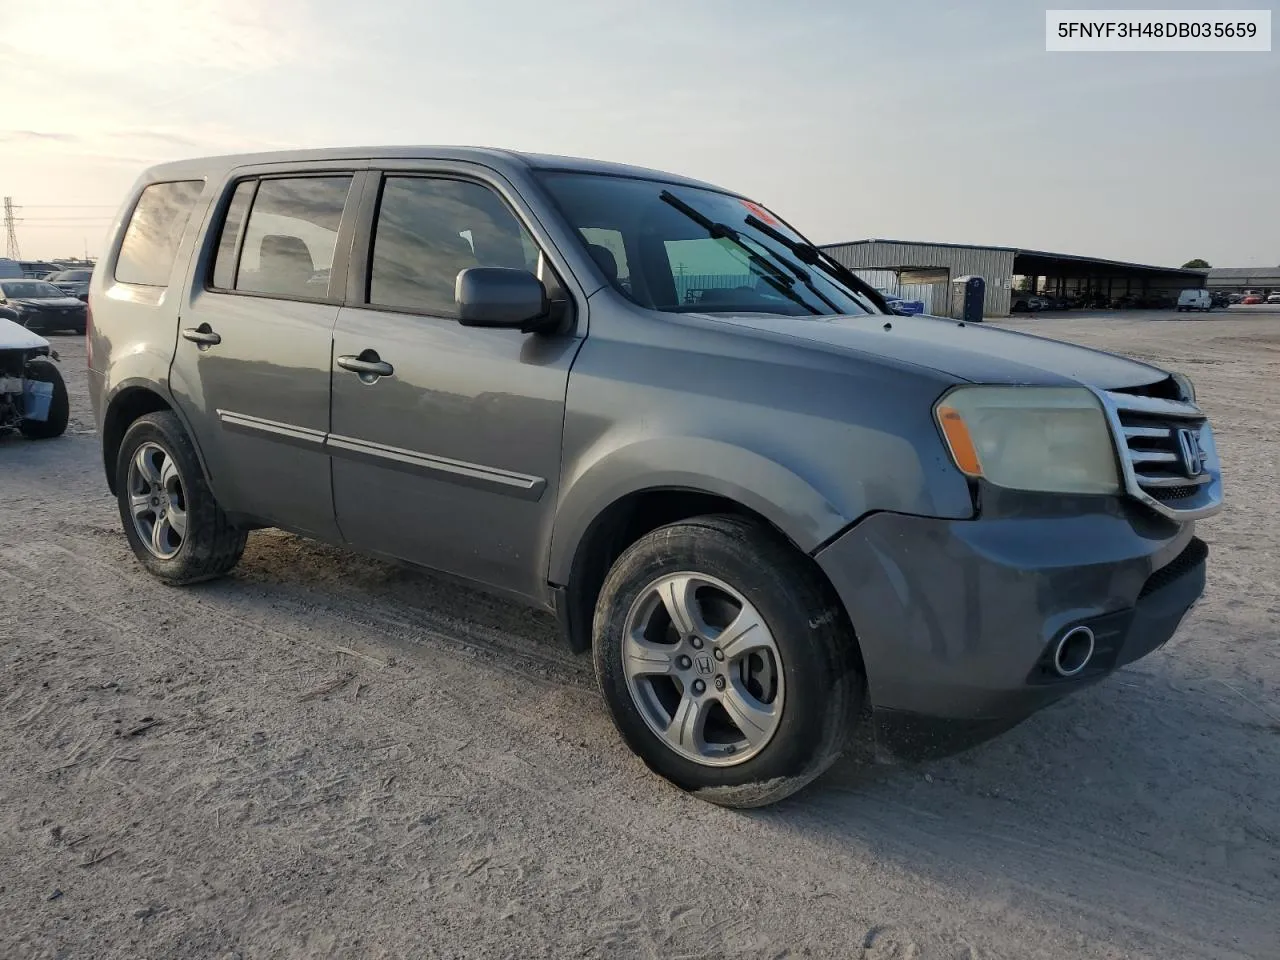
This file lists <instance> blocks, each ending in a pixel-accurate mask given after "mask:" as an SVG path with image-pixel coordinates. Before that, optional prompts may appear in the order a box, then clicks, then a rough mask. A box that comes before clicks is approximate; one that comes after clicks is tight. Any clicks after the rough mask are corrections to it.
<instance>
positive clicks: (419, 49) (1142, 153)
mask: <svg viewBox="0 0 1280 960" xmlns="http://www.w3.org/2000/svg"><path fill="white" fill-rule="evenodd" d="M1175 2H1176V0H1164V3H1163V4H1162V5H1163V6H1170V5H1173V4H1174V3H1175ZM1068 5H1069V4H1067V3H1064V2H1061V0H1059V2H1057V3H1054V4H1053V6H1054V7H1066V6H1068ZM1138 5H1139V4H1138V3H1135V2H1134V0H1129V2H1128V3H1126V4H1125V6H1127V7H1134V6H1138ZM1080 6H1084V7H1091V8H1099V7H1102V6H1104V5H1103V4H1102V3H1099V2H1096V0H1095V2H1093V3H1086V4H1083V5H1080ZM1148 6H1151V5H1150V4H1148ZM1183 6H1188V7H1196V8H1200V9H1205V8H1224V9H1227V8H1233V7H1243V6H1253V7H1262V6H1263V4H1261V3H1258V2H1256V0H1254V2H1252V3H1241V2H1239V0H1236V2H1234V3H1232V2H1227V3H1214V2H1211V0H1199V2H1198V3H1193V4H1183ZM32 9H33V8H31V7H30V6H29V5H22V4H18V3H12V2H10V3H3V4H0V100H2V101H3V102H4V106H3V109H0V195H4V196H12V197H13V198H14V204H15V205H16V206H17V207H19V208H20V210H19V212H18V214H17V215H18V216H19V217H21V218H22V220H21V222H19V223H18V225H17V226H18V238H19V242H20V244H21V252H22V255H23V256H24V257H27V258H32V257H59V256H73V255H80V254H82V253H84V252H85V250H86V249H87V251H88V252H89V253H90V254H93V255H97V254H100V253H101V251H102V248H103V245H104V241H105V233H106V231H107V229H108V228H109V226H110V220H111V217H112V215H113V213H114V212H115V209H116V208H117V206H118V205H119V204H120V202H121V201H122V199H123V198H124V196H125V194H126V193H127V191H128V189H129V186H130V184H131V183H132V182H133V180H134V179H135V178H136V177H137V175H138V174H139V173H140V172H141V171H142V170H143V169H144V168H146V167H147V166H149V165H151V164H153V163H158V162H163V161H165V160H172V159H178V158H182V157H192V156H201V155H208V154H217V153H238V152H246V151H259V150H271V149H289V148H295V147H311V146H343V145H361V144H369V145H372V144H378V145H382V144H432V143H439V144H473V145H484V146H497V147H509V148H512V149H518V150H530V151H536V152H544V153H559V154H568V155H574V156H587V157H594V158H598V159H603V160H616V161H621V162H626V163H633V164H638V165H641V166H649V167H656V168H658V169H663V170H670V171H673V172H676V173H681V174H684V175H688V176H693V177H697V178H699V179H703V180H708V181H711V182H713V183H717V184H721V185H723V186H726V187H729V188H732V189H734V190H738V191H741V192H743V193H745V194H747V195H748V196H750V197H752V198H753V199H755V200H757V201H759V202H761V203H763V204H765V205H766V206H768V207H770V208H771V209H774V210H776V211H777V212H778V213H779V214H781V215H782V216H783V217H785V218H786V219H787V220H789V221H790V222H791V223H792V224H794V225H795V226H796V227H797V228H799V229H800V230H801V231H802V232H803V233H805V234H806V235H807V236H808V237H809V238H810V239H811V240H813V241H815V242H819V243H829V242H837V241H844V240H856V239H863V238H867V237H881V238H889V239H908V240H922V241H937V242H950V243H977V244H995V245H1000V246H1015V247H1024V248H1029V249H1040V250H1050V251H1054V252H1062V253H1077V254H1086V255H1091V256H1099V257H1107V258H1112V259H1119V260H1132V261H1138V262H1145V263H1156V264H1162V265H1178V264H1181V263H1182V262H1184V261H1186V260H1189V259H1191V258H1193V257H1203V258H1204V259H1206V260H1208V261H1209V262H1210V263H1211V264H1213V265H1215V266H1259V265H1271V266H1274V265H1277V264H1280V184H1278V180H1280V52H1274V51H1273V52H1271V53H1247V54H1246V53H1237V54H1222V53H1152V54H1147V53H1144V54H1136V53H1124V54H1114V53H1110V54H1109V53H1047V52H1045V50H1044V45H1045V26H1044V11H1045V5H1044V4H1037V3H1031V2H1025V0H971V2H969V3H964V4H956V3H952V2H947V0H933V2H923V0H892V2H883V3H874V4H872V3H857V2H851V0H789V2H787V3H779V2H776V0H775V2H764V0H736V2H732V3H730V2H726V0H645V2H644V3H636V2H626V3H622V2H615V0H543V2H541V3H529V2H527V0H454V2H447V3H442V2H435V0H359V2H353V0H270V2H266V0H111V2H110V3H104V2H102V0H63V2H61V3H59V4H57V11H56V13H54V12H51V11H50V10H48V9H42V10H41V11H40V12H39V13H38V14H36V13H34V12H30V11H31V10H32ZM24 10H26V11H28V12H25V13H24V12H23V11H24ZM1273 20H1274V21H1275V27H1276V29H1280V15H1277V14H1276V13H1275V12H1273ZM1274 45H1275V47H1276V51H1280V41H1274ZM2 240H3V237H2V236H0V241H2ZM2 253H3V248H2V247H0V254H2Z"/></svg>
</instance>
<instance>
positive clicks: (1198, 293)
mask: <svg viewBox="0 0 1280 960" xmlns="http://www.w3.org/2000/svg"><path fill="white" fill-rule="evenodd" d="M1212 309H1213V296H1212V295H1211V294H1210V293H1209V291H1208V290H1183V291H1182V292H1181V293H1180V294H1178V312H1179V313H1182V311H1184V310H1202V311H1204V312H1205V313H1208V312H1209V311H1210V310H1212Z"/></svg>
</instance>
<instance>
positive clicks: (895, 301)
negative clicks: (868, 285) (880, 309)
mask: <svg viewBox="0 0 1280 960" xmlns="http://www.w3.org/2000/svg"><path fill="white" fill-rule="evenodd" d="M879 293H880V296H881V297H883V298H884V302H885V303H886V304H888V305H889V309H890V310H892V311H893V312H894V313H896V314H898V315H900V316H904V317H914V316H916V315H918V314H921V313H924V301H923V300H904V299H903V298H902V297H899V296H898V295H897V294H893V293H887V292H885V291H884V290H879Z"/></svg>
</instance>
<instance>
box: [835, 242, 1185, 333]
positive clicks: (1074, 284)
mask: <svg viewBox="0 0 1280 960" xmlns="http://www.w3.org/2000/svg"><path fill="white" fill-rule="evenodd" d="M822 249H823V250H825V251H826V252H827V253H829V254H830V255H831V256H832V257H834V258H835V259H836V260H838V261H839V262H840V263H842V264H844V265H845V266H846V267H849V268H850V269H851V270H854V271H855V272H857V273H858V275H859V276H861V277H862V278H863V279H865V280H867V281H868V282H870V283H871V284H872V285H873V286H876V287H880V288H881V289H886V290H888V292H890V293H894V294H896V295H898V296H901V297H904V298H906V299H910V300H923V301H924V304H925V310H927V311H928V312H929V313H932V314H935V315H937V316H944V317H945V316H950V315H952V312H953V311H952V309H951V297H952V295H951V281H953V280H958V279H960V278H961V277H969V276H977V277H982V278H983V280H985V281H986V301H985V306H984V310H983V312H984V313H985V314H986V315H987V316H989V317H1005V316H1008V315H1009V308H1010V304H1011V302H1012V301H1011V293H1012V291H1013V289H1014V277H1028V278H1031V282H1032V286H1031V289H1032V290H1034V291H1036V292H1039V293H1049V294H1056V295H1059V296H1074V295H1078V294H1083V293H1086V292H1092V293H1101V294H1105V295H1106V296H1107V297H1108V298H1115V297H1120V296H1125V295H1134V296H1142V297H1156V296H1161V297H1173V298H1176V297H1177V295H1178V291H1180V290H1184V289H1186V288H1188V287H1203V286H1205V274H1206V272H1207V271H1204V270H1182V269H1177V268H1173V267H1154V266H1149V265H1147V264H1141V263H1123V262H1121V261H1118V260H1100V259H1098V258H1096V257H1079V256H1074V255H1072V254H1067V253H1046V252H1044V251H1042V250H1022V249H1019V248H1016V247H976V246H967V245H965V244H959V243H912V242H909V241H905V240H855V241H853V242H852V243H833V244H826V245H824V246H823V248H822Z"/></svg>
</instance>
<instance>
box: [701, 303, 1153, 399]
mask: <svg viewBox="0 0 1280 960" xmlns="http://www.w3.org/2000/svg"><path fill="white" fill-rule="evenodd" d="M703 316H704V317H705V318H706V319H707V320H709V321H712V322H714V323H719V324H732V325H735V326H739V327H743V328H747V329H752V330H760V331H762V332H769V333H772V334H774V335H779V334H780V335H783V336H787V337H792V338H795V339H798V340H808V341H811V342H813V343H815V344H822V345H823V346H824V347H826V348H827V349H831V350H835V351H850V352H857V353H861V354H866V355H870V356H873V357H874V356H883V357H889V358H891V359H893V360H897V361H900V362H902V363H909V364H915V365H916V366H922V367H929V368H930V369H933V370H938V371H941V372H943V373H947V374H950V375H951V376H954V377H957V378H959V379H961V380H969V381H972V382H974V383H1018V384H1039V385H1051V384H1058V385H1062V384H1067V383H1084V384H1088V385H1090V386H1094V387H1099V388H1101V389H1104V390H1113V389H1116V388H1117V387H1136V386H1143V385H1146V384H1152V383H1158V382H1159V381H1161V380H1163V379H1165V378H1166V377H1167V376H1168V375H1169V374H1168V372H1166V371H1164V370H1160V369H1159V368H1157V367H1153V366H1150V365H1148V364H1145V363H1139V362H1138V361H1137V360H1130V359H1128V358H1126V357H1121V356H1117V355H1116V354H1113V353H1104V352H1103V351H1101V350H1091V349H1089V348H1088V347H1078V346H1076V345H1075V344H1071V343H1062V342H1060V341H1057V340H1048V339H1045V338H1044V337H1037V336H1033V335H1031V334H1027V333H1021V332H1018V331H1014V330H1002V329H1000V328H998V327H990V326H987V325H986V324H985V323H982V324H973V323H961V322H959V321H958V320H947V319H945V318H942V317H930V316H923V315H921V316H914V317H903V316H898V315H893V314H887V315H881V314H876V315H873V316H851V317H785V316H776V315H772V314H768V315H766V314H749V315H740V316H726V315H724V314H704V315H703ZM886 326H887V327H888V329H886Z"/></svg>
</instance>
